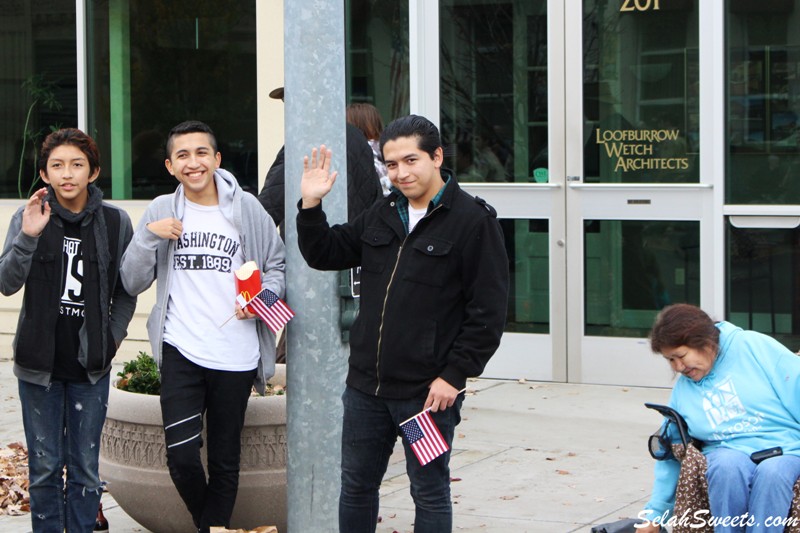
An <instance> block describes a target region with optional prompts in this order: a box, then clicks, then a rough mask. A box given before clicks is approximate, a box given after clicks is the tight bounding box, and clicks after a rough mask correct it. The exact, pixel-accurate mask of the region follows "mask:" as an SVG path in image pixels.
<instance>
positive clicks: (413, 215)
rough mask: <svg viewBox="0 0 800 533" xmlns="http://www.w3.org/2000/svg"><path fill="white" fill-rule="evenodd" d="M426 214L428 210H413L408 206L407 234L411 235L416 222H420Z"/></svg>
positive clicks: (425, 208)
mask: <svg viewBox="0 0 800 533" xmlns="http://www.w3.org/2000/svg"><path fill="white" fill-rule="evenodd" d="M427 212H428V208H427V207H424V208H422V209H414V208H413V207H411V206H410V205H409V206H408V232H409V233H411V231H413V229H414V227H415V226H416V225H417V222H419V221H420V220H422V217H424V216H425V214H426V213H427Z"/></svg>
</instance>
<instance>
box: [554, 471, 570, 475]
mask: <svg viewBox="0 0 800 533" xmlns="http://www.w3.org/2000/svg"><path fill="white" fill-rule="evenodd" d="M556 474H558V475H560V476H568V475H570V472H569V470H556Z"/></svg>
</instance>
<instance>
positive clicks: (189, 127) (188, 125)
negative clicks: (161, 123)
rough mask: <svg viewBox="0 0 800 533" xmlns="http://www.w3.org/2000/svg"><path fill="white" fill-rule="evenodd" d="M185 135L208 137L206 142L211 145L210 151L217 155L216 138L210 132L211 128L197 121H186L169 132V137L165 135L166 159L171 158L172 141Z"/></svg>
mask: <svg viewBox="0 0 800 533" xmlns="http://www.w3.org/2000/svg"><path fill="white" fill-rule="evenodd" d="M187 133H205V134H207V135H208V140H209V142H210V143H211V149H212V150H214V153H217V152H218V151H219V150H217V137H216V136H215V135H214V132H213V131H211V127H210V126H209V125H208V124H206V123H205V122H200V121H199V120H187V121H185V122H181V123H180V124H178V125H177V126H175V127H174V128H172V129H171V130H169V135H167V157H168V158H171V157H172V139H174V138H175V137H177V136H178V135H185V134H187Z"/></svg>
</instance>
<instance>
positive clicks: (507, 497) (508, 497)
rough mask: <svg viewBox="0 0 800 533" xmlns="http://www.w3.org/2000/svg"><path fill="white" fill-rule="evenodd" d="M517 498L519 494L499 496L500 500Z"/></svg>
mask: <svg viewBox="0 0 800 533" xmlns="http://www.w3.org/2000/svg"><path fill="white" fill-rule="evenodd" d="M517 498H519V496H516V495H514V496H500V499H501V500H516V499H517Z"/></svg>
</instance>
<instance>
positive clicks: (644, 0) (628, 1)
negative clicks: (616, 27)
mask: <svg viewBox="0 0 800 533" xmlns="http://www.w3.org/2000/svg"><path fill="white" fill-rule="evenodd" d="M660 4H661V0H623V2H622V5H621V6H620V8H619V11H620V13H623V12H625V11H658V10H660V9H661V5H660Z"/></svg>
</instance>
